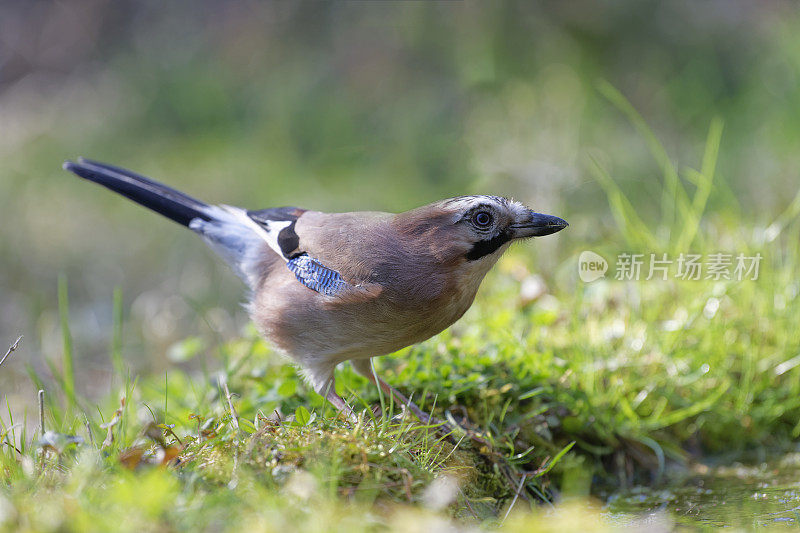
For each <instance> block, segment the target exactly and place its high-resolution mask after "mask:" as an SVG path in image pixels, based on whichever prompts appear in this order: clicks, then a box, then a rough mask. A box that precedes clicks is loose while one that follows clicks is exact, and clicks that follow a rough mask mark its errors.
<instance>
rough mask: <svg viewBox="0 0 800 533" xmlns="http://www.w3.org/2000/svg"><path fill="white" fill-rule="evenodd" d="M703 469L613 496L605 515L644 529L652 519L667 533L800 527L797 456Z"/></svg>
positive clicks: (799, 460) (799, 455)
mask: <svg viewBox="0 0 800 533" xmlns="http://www.w3.org/2000/svg"><path fill="white" fill-rule="evenodd" d="M702 470H704V473H702V474H696V475H694V476H691V477H687V478H685V479H683V480H682V481H680V482H674V483H672V484H670V485H667V486H666V487H662V488H645V487H636V488H633V489H631V490H627V491H621V492H618V493H615V494H613V495H611V496H610V497H609V498H608V499H607V503H606V506H605V511H606V512H607V513H608V515H607V516H608V517H609V519H610V521H612V522H614V523H618V524H625V523H631V522H634V523H637V524H638V525H645V524H646V522H647V521H648V520H650V519H653V520H655V521H657V522H658V523H659V524H664V525H668V526H667V529H669V528H670V526H669V525H671V526H672V527H675V526H677V527H678V528H680V526H689V527H692V528H696V527H703V526H706V527H711V528H717V527H734V528H742V529H748V530H750V529H757V528H768V529H773V528H784V527H785V528H787V529H797V528H800V453H796V454H789V455H786V456H784V457H782V458H780V459H778V460H774V461H770V462H767V463H762V464H759V465H757V466H745V465H742V464H738V463H735V464H733V465H730V466H719V467H715V468H710V469H707V471H705V470H706V469H702ZM655 529H659V528H655Z"/></svg>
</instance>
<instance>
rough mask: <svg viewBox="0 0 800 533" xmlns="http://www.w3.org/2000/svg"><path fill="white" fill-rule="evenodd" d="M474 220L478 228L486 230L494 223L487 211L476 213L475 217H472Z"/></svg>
mask: <svg viewBox="0 0 800 533" xmlns="http://www.w3.org/2000/svg"><path fill="white" fill-rule="evenodd" d="M472 220H473V222H475V225H476V226H478V227H480V228H485V227H487V226H488V225H489V224H491V223H492V215H491V214H489V213H487V212H486V211H478V212H477V213H475V216H474V217H472Z"/></svg>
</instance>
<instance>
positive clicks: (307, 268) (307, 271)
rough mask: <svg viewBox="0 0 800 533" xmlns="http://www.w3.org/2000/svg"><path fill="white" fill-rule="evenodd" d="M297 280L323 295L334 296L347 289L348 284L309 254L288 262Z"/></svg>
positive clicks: (287, 264)
mask: <svg viewBox="0 0 800 533" xmlns="http://www.w3.org/2000/svg"><path fill="white" fill-rule="evenodd" d="M286 266H287V267H289V270H291V271H292V272H293V273H294V275H295V276H296V277H297V280H298V281H299V282H300V283H302V284H303V285H305V286H306V287H308V288H309V289H313V290H315V291H317V292H319V293H321V294H325V295H327V296H333V295H335V294H337V293H339V292H341V291H343V290H344V289H346V288H347V286H348V285H347V282H346V281H345V280H344V279H343V278H342V276H340V275H339V273H338V272H336V271H335V270H331V269H330V268H328V267H326V266H324V265H322V263H320V262H319V261H317V260H316V259H312V258H310V257H309V256H308V255H307V254H301V255H298V256H296V257H293V258H292V259H290V260H289V261H287V262H286Z"/></svg>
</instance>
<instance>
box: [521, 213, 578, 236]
mask: <svg viewBox="0 0 800 533" xmlns="http://www.w3.org/2000/svg"><path fill="white" fill-rule="evenodd" d="M567 226H569V224H567V221H566V220H564V219H562V218H558V217H554V216H553V215H544V214H542V213H534V212H533V211H528V212H527V213H526V214H525V216H524V217H523V219H522V220H518V221H517V222H516V223H515V224H514V225H512V226H511V227H512V228H513V230H514V238H518V239H519V238H526V237H543V236H544V235H550V234H551V233H555V232H557V231H561V230H562V229H564V228H566V227H567Z"/></svg>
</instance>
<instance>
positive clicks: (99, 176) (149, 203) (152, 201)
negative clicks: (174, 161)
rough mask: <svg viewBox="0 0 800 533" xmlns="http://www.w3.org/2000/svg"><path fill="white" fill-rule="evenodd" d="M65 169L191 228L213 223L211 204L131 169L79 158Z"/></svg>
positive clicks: (66, 165) (68, 163)
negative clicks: (195, 223)
mask: <svg viewBox="0 0 800 533" xmlns="http://www.w3.org/2000/svg"><path fill="white" fill-rule="evenodd" d="M64 169H65V170H69V171H70V172H73V173H75V174H77V175H78V176H80V177H81V178H84V179H87V180H89V181H93V182H95V183H98V184H100V185H102V186H104V187H107V188H109V189H111V190H112V191H114V192H117V193H119V194H121V195H122V196H125V197H126V198H130V199H131V200H133V201H134V202H136V203H138V204H141V205H143V206H145V207H148V208H150V209H152V210H153V211H155V212H157V213H160V214H162V215H164V216H165V217H167V218H169V219H171V220H174V221H175V222H177V223H179V224H183V225H184V226H188V225H189V222H191V221H192V220H193V219H196V218H200V219H202V220H206V221H209V220H212V217H211V216H210V215H209V214H208V208H209V206H208V204H205V203H203V202H201V201H199V200H195V199H194V198H192V197H191V196H188V195H186V194H184V193H182V192H180V191H176V190H175V189H172V188H170V187H167V186H166V185H162V184H161V183H158V182H156V181H153V180H151V179H150V178H146V177H144V176H141V175H139V174H136V173H134V172H131V171H130V170H126V169H124V168H120V167H115V166H113V165H107V164H105V163H99V162H97V161H91V160H88V159H83V158H78V162H77V163H74V162H72V161H67V162H65V163H64Z"/></svg>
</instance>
